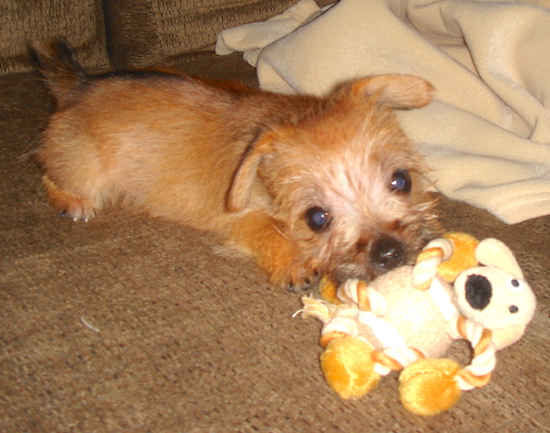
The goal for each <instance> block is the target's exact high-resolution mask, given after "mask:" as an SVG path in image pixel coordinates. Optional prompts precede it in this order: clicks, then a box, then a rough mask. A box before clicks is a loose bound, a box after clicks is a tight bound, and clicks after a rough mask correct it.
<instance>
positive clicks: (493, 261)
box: [476, 238, 523, 278]
mask: <svg viewBox="0 0 550 433" xmlns="http://www.w3.org/2000/svg"><path fill="white" fill-rule="evenodd" d="M476 258H477V260H478V261H479V263H481V264H483V265H485V266H491V267H495V268H498V269H500V270H502V271H504V272H506V273H508V274H510V275H513V276H515V277H518V278H523V272H522V270H521V268H520V267H519V264H518V262H517V260H516V258H515V257H514V254H513V253H512V251H511V250H510V248H508V247H507V246H506V245H505V244H504V243H503V242H501V241H499V240H498V239H493V238H487V239H483V240H482V241H481V242H480V243H479V245H478V246H477V248H476Z"/></svg>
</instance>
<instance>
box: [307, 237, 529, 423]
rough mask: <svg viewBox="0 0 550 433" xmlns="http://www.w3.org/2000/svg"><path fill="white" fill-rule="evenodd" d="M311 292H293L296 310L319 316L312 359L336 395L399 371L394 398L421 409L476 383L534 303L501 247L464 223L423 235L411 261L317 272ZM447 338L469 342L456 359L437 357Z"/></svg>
mask: <svg viewBox="0 0 550 433" xmlns="http://www.w3.org/2000/svg"><path fill="white" fill-rule="evenodd" d="M321 295H322V296H323V298H324V299H316V298H314V297H312V296H306V297H303V298H302V302H303V304H304V308H303V309H302V310H300V313H301V314H302V317H305V318H307V317H314V318H317V319H319V320H320V321H321V322H322V323H323V328H322V331H321V339H320V344H321V346H322V347H323V348H324V352H323V353H322V354H321V369H322V371H323V373H324V375H325V378H326V380H327V383H328V384H329V386H330V387H331V388H332V389H333V390H334V391H335V392H336V393H337V394H338V395H339V396H341V397H342V398H344V399H350V398H353V399H355V398H360V397H362V396H364V395H366V394H367V393H368V392H370V391H371V390H372V389H373V388H374V387H375V386H376V385H377V383H378V381H379V380H380V378H381V377H382V376H386V375H388V374H389V373H391V372H392V371H401V374H400V377H399V382H400V391H399V392H400V397H401V401H402V403H403V405H404V406H405V407H406V408H407V409H408V410H409V411H411V412H412V413H415V414H418V415H425V416H429V415H435V414H437V413H440V412H442V411H445V410H447V409H449V408H451V407H452V406H453V405H454V404H456V402H457V401H458V400H459V398H460V396H461V393H462V391H466V390H471V389H473V388H477V387H481V386H484V385H486V384H487V383H488V382H489V380H490V377H491V372H492V371H493V369H494V367H495V364H496V358H495V353H496V351H497V350H500V349H503V348H505V347H507V346H509V345H510V344H512V343H514V342H516V341H517V340H519V339H520V338H521V336H522V335H523V333H524V331H525V328H526V326H527V324H528V323H529V322H530V321H531V319H532V317H533V315H534V312H535V307H536V300H535V296H534V294H533V292H532V290H531V288H530V287H529V285H528V284H527V283H526V281H525V279H524V277H523V273H522V271H521V269H520V267H519V265H518V263H517V261H516V259H515V258H514V256H513V254H512V252H511V251H510V250H509V249H508V247H507V246H506V245H504V244H503V243H502V242H500V241H498V240H496V239H484V240H482V241H481V242H479V241H478V240H476V239H475V238H473V237H471V236H469V235H466V234H464V233H450V234H448V235H447V236H445V237H443V238H440V239H436V240H434V241H432V242H430V243H429V244H428V245H427V246H426V247H425V248H424V250H423V251H422V253H421V254H420V255H419V257H418V260H417V264H416V265H415V266H402V267H400V268H397V269H395V270H393V271H390V272H388V273H387V274H385V275H383V276H381V277H379V278H378V279H376V280H375V281H374V282H372V283H371V284H369V285H367V284H366V283H365V282H363V281H359V280H348V281H347V282H345V283H344V284H343V285H341V286H340V287H335V286H334V285H333V284H332V283H331V282H330V281H329V280H326V281H325V282H324V283H323V284H322V286H321ZM457 339H464V340H467V341H468V342H469V343H470V344H471V346H472V348H473V356H472V359H471V362H470V364H469V365H468V366H466V367H461V366H460V365H459V364H458V363H457V362H455V361H454V360H451V359H447V358H443V355H444V354H445V352H446V351H447V350H448V348H449V347H450V346H451V344H452V342H453V341H454V340H457Z"/></svg>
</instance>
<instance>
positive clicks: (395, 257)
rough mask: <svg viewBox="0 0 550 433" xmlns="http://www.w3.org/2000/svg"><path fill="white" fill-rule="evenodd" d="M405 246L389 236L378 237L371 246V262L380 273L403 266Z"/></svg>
mask: <svg viewBox="0 0 550 433" xmlns="http://www.w3.org/2000/svg"><path fill="white" fill-rule="evenodd" d="M405 258H406V252H405V246H404V245H403V244H402V243H401V242H400V241H399V240H397V239H395V238H394V237H391V236H387V235H383V236H380V237H379V238H378V239H377V240H376V241H374V243H373V244H372V247H371V250H370V260H371V262H372V263H373V264H374V265H376V266H378V268H379V269H380V270H381V271H382V272H387V271H389V270H391V269H394V268H397V267H398V266H401V265H403V264H405Z"/></svg>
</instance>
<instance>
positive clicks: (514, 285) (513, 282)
mask: <svg viewBox="0 0 550 433" xmlns="http://www.w3.org/2000/svg"><path fill="white" fill-rule="evenodd" d="M510 284H512V287H514V288H516V289H517V288H518V287H519V281H518V280H512V281H510Z"/></svg>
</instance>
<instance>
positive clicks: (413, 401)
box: [399, 359, 461, 416]
mask: <svg viewBox="0 0 550 433" xmlns="http://www.w3.org/2000/svg"><path fill="white" fill-rule="evenodd" d="M459 371H460V366H459V365H458V363H456V362H455V361H452V360H450V359H421V360H420V361H417V362H415V363H413V364H411V365H409V366H408V367H407V368H406V369H405V370H403V372H402V373H401V375H400V376H399V382H400V388H399V393H400V395H401V401H402V403H403V406H405V408H406V409H407V410H409V411H410V412H412V413H414V414H416V415H424V416H431V415H436V414H438V413H440V412H443V411H446V410H448V409H450V408H451V407H453V406H454V405H455V404H456V402H457V401H458V400H459V399H460V395H461V390H460V388H459V386H458V384H457V382H456V379H455V378H456V375H457V374H458V373H459Z"/></svg>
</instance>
